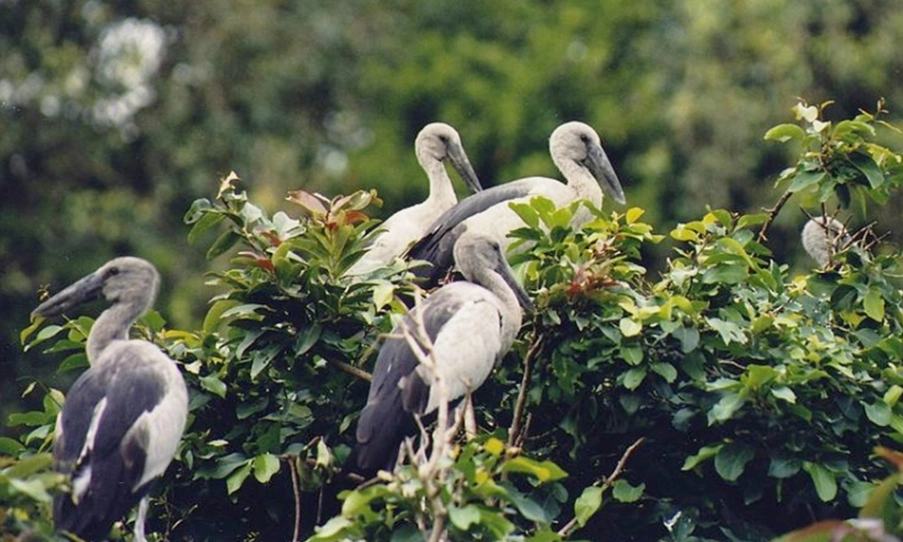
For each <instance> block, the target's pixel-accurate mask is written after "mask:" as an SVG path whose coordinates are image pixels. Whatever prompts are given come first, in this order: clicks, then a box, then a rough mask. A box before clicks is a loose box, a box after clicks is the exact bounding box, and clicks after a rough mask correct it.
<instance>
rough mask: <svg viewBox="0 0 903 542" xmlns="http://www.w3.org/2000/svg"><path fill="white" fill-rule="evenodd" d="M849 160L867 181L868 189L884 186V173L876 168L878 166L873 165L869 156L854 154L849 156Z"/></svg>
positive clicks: (873, 162) (859, 153)
mask: <svg viewBox="0 0 903 542" xmlns="http://www.w3.org/2000/svg"><path fill="white" fill-rule="evenodd" d="M850 160H851V161H852V162H853V165H855V166H856V169H858V170H859V171H860V172H861V173H862V175H863V176H864V177H865V178H866V180H868V183H869V187H871V188H872V190H874V189H876V188H881V187H882V186H884V182H885V179H884V173H882V172H881V168H880V167H878V164H876V163H875V161H874V160H873V159H872V157H871V156H869V155H868V154H865V153H861V152H854V153H852V154H850Z"/></svg>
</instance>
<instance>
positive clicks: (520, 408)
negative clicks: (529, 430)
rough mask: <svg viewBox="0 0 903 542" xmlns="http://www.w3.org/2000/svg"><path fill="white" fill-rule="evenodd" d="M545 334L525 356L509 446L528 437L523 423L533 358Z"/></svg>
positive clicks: (534, 342)
mask: <svg viewBox="0 0 903 542" xmlns="http://www.w3.org/2000/svg"><path fill="white" fill-rule="evenodd" d="M542 338H543V335H538V336H537V337H536V340H534V341H533V344H531V345H530V349H529V350H527V354H526V355H525V356H524V375H523V377H522V378H521V381H520V389H519V390H518V391H517V403H515V405H514V416H513V417H512V418H511V427H509V428H508V447H509V448H510V447H512V446H519V445H520V444H521V443H522V441H523V440H524V439H525V438H526V432H525V431H524V428H523V427H522V424H521V419H522V418H523V416H524V409H525V408H526V405H527V389H528V388H529V387H530V381H531V380H532V378H533V358H535V357H536V355H537V353H538V352H539V350H540V347H541V346H542Z"/></svg>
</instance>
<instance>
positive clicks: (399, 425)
mask: <svg viewBox="0 0 903 542" xmlns="http://www.w3.org/2000/svg"><path fill="white" fill-rule="evenodd" d="M455 261H456V263H457V265H458V268H459V269H460V270H461V273H463V275H464V277H465V278H466V281H460V282H453V283H450V284H447V285H445V286H443V287H442V288H440V289H438V290H436V291H435V292H433V293H432V294H430V295H429V296H428V297H427V298H426V300H425V301H424V303H423V304H422V305H420V306H419V307H417V308H415V309H413V311H414V312H409V313H408V314H407V315H405V317H404V319H403V320H402V322H401V323H400V324H399V325H398V326H396V328H395V329H394V330H393V331H392V335H391V336H390V337H389V338H388V339H387V340H386V342H385V344H383V346H382V348H381V349H380V351H379V355H378V356H377V359H376V367H375V368H374V370H373V380H372V381H371V383H370V391H369V393H368V395H367V404H366V406H364V409H363V411H361V416H360V419H359V420H358V423H357V433H356V437H357V448H356V450H355V455H356V460H357V464H358V466H359V467H360V468H361V469H362V470H364V471H372V470H376V469H389V470H391V469H392V467H393V466H394V464H395V461H396V457H397V455H398V447H399V444H401V442H402V441H403V440H404V438H405V437H406V436H407V435H409V434H411V433H412V432H413V430H414V427H415V426H414V416H422V415H426V414H429V413H431V412H433V411H435V410H436V409H437V408H438V406H439V405H438V401H439V398H438V396H439V394H438V392H437V390H436V389H435V388H431V384H432V382H433V379H432V378H430V376H429V373H428V372H427V370H426V368H425V367H424V366H423V365H422V364H421V363H420V362H419V360H418V358H417V356H416V355H415V353H414V352H413V351H412V350H411V347H410V345H409V343H408V341H407V340H406V339H405V338H404V333H405V331H407V332H408V333H409V334H412V335H413V336H414V337H417V322H418V321H422V322H423V325H424V328H425V332H426V334H427V335H428V337H429V340H430V342H431V343H432V354H433V358H432V359H433V360H434V363H435V367H436V372H437V373H439V376H440V378H441V379H442V381H443V382H444V385H445V397H446V399H447V400H448V401H450V402H451V401H455V400H459V399H461V398H462V397H464V395H465V394H467V393H470V392H473V391H474V390H476V389H477V388H479V387H480V385H482V384H483V382H484V381H485V380H486V378H487V377H488V376H489V374H490V373H491V372H492V368H493V367H494V366H495V364H496V363H498V361H499V360H500V359H501V358H502V357H503V356H504V355H505V353H506V352H508V349H509V348H511V344H512V343H513V342H514V338H515V336H516V335H517V331H518V329H520V325H521V318H522V312H521V307H524V308H525V309H528V310H529V309H531V308H532V303H531V302H530V299H529V298H528V297H527V294H526V292H524V290H523V289H522V288H521V287H520V285H519V284H518V283H517V281H516V280H515V279H514V275H513V273H512V272H511V268H510V267H509V266H508V262H507V261H506V260H505V257H504V256H503V255H502V252H501V249H500V248H499V244H498V242H497V241H495V240H494V239H491V238H488V237H485V236H482V235H478V234H476V233H473V232H468V233H466V234H464V235H462V236H461V238H459V239H458V242H457V244H456V246H455ZM416 311H419V313H418V312H416Z"/></svg>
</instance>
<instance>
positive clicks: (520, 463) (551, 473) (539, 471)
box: [502, 455, 567, 482]
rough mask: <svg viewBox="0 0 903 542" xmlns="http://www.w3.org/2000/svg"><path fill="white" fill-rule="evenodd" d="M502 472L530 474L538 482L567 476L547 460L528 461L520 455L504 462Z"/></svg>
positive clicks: (528, 459)
mask: <svg viewBox="0 0 903 542" xmlns="http://www.w3.org/2000/svg"><path fill="white" fill-rule="evenodd" d="M502 472H522V473H526V474H532V475H533V476H535V477H536V478H537V479H538V480H539V481H540V482H551V481H554V480H559V479H561V478H564V477H565V476H567V473H566V472H564V471H563V470H562V469H561V467H559V466H558V465H556V464H555V463H553V462H551V461H549V460H545V461H536V460H535V459H530V458H528V457H525V456H522V455H520V456H517V457H515V458H514V459H511V460H509V461H506V462H505V464H504V465H503V466H502Z"/></svg>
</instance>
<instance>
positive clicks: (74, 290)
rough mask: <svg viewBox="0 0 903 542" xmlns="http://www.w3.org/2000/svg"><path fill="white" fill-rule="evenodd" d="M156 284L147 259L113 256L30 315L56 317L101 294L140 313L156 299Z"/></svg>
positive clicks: (156, 281) (155, 275)
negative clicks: (131, 306) (113, 257)
mask: <svg viewBox="0 0 903 542" xmlns="http://www.w3.org/2000/svg"><path fill="white" fill-rule="evenodd" d="M159 283H160V277H159V274H158V273H157V270H156V269H155V268H154V266H153V265H151V263H150V262H148V261H146V260H142V259H141V258H134V257H131V256H125V257H121V258H115V259H113V260H110V261H109V262H107V263H105V264H104V265H103V266H101V267H100V269H98V270H97V271H95V272H93V273H91V274H90V275H87V276H85V277H84V278H81V279H79V280H78V281H76V282H74V283H72V284H71V285H69V286H68V287H66V288H64V289H63V290H62V291H60V292H59V293H57V294H56V295H54V296H53V297H51V298H50V299H47V300H46V301H44V302H43V303H41V304H40V305H39V306H38V307H37V308H36V309H35V310H34V311H33V312H32V314H34V315H36V316H43V317H46V318H49V317H52V316H58V315H60V314H62V313H64V312H65V311H67V310H69V309H71V308H73V307H76V306H78V305H81V304H82V303H87V302H89V301H93V300H95V299H99V298H101V297H103V298H104V299H106V300H107V301H110V302H111V303H114V304H116V303H127V304H130V305H133V306H135V307H136V309H138V310H139V311H140V312H144V311H146V310H147V309H149V308H150V305H151V304H152V303H153V301H154V299H155V298H156V296H157V288H158V285H159Z"/></svg>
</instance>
